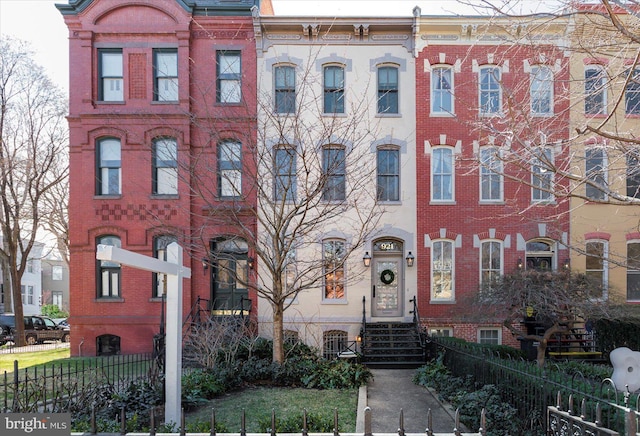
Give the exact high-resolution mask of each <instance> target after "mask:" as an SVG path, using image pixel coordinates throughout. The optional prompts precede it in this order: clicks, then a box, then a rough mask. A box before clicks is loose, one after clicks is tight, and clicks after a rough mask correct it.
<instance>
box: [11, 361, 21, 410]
mask: <svg viewBox="0 0 640 436" xmlns="http://www.w3.org/2000/svg"><path fill="white" fill-rule="evenodd" d="M18 385H19V379H18V361H17V360H14V361H13V404H12V405H11V409H12V410H11V411H12V412H13V413H16V412H18V411H17V410H16V409H17V408H18V392H19V391H18Z"/></svg>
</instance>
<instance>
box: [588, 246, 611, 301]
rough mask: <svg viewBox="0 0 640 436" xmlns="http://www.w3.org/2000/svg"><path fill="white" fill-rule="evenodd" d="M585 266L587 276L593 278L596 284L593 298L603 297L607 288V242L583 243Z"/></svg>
mask: <svg viewBox="0 0 640 436" xmlns="http://www.w3.org/2000/svg"><path fill="white" fill-rule="evenodd" d="M585 252H586V265H585V266H586V267H585V273H586V275H587V277H589V278H591V280H593V283H594V284H595V285H597V286H598V290H597V291H596V292H595V293H594V295H593V297H594V298H603V297H605V296H606V290H607V281H608V280H607V273H608V265H607V260H606V259H607V257H608V253H607V243H606V242H605V241H587V243H586V245H585Z"/></svg>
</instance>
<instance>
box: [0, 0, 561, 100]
mask: <svg viewBox="0 0 640 436" xmlns="http://www.w3.org/2000/svg"><path fill="white" fill-rule="evenodd" d="M107 1H108V0H107ZM462 1H466V2H469V3H471V2H475V3H478V4H479V3H480V0H462ZM494 1H499V2H507V1H508V0H494ZM272 2H273V5H274V9H275V12H276V14H280V15H306V16H309V15H311V16H314V15H318V16H322V15H325V16H326V15H328V14H331V15H342V16H354V15H360V16H407V17H410V16H412V10H413V8H414V7H415V6H416V5H419V6H420V8H421V10H422V15H452V14H456V13H462V14H469V15H477V11H478V10H479V9H477V8H472V7H470V6H463V5H461V3H460V2H458V1H457V0H272ZM56 3H68V2H67V1H66V0H0V35H3V36H5V35H10V36H13V37H16V38H19V39H22V40H25V41H29V42H30V43H31V45H32V48H33V49H34V51H35V54H34V58H35V61H36V62H37V63H38V64H40V65H41V66H42V67H44V68H45V70H46V71H47V74H48V75H49V77H50V78H51V79H52V80H53V81H54V82H55V83H56V84H58V86H60V87H61V88H62V89H63V90H65V91H68V88H69V86H68V75H69V54H68V43H67V35H68V33H67V27H66V26H65V24H64V20H63V18H62V15H61V14H60V12H59V11H58V10H57V9H56V7H55V4H56ZM511 4H518V5H524V7H525V8H528V11H538V12H539V11H541V8H545V7H546V8H553V7H555V6H556V5H557V4H558V1H557V0H555V1H554V0H519V1H517V2H516V1H513V0H511Z"/></svg>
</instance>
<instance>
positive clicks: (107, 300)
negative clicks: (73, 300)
mask: <svg viewBox="0 0 640 436" xmlns="http://www.w3.org/2000/svg"><path fill="white" fill-rule="evenodd" d="M93 302H94V303H124V298H122V297H100V298H95V299H94V300H93Z"/></svg>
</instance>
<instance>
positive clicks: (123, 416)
mask: <svg viewBox="0 0 640 436" xmlns="http://www.w3.org/2000/svg"><path fill="white" fill-rule="evenodd" d="M120 434H127V414H126V413H125V411H124V407H121V408H120Z"/></svg>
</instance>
